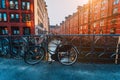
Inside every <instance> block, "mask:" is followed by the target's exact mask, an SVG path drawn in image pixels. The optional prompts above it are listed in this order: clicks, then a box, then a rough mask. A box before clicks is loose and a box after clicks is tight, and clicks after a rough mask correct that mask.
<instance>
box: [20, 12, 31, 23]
mask: <svg viewBox="0 0 120 80" xmlns="http://www.w3.org/2000/svg"><path fill="white" fill-rule="evenodd" d="M30 20H31V17H30V14H22V21H23V22H27V21H30Z"/></svg>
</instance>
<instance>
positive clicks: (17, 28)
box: [11, 27, 20, 35]
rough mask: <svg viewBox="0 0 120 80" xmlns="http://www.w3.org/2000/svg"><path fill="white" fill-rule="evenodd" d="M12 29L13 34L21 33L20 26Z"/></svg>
mask: <svg viewBox="0 0 120 80" xmlns="http://www.w3.org/2000/svg"><path fill="white" fill-rule="evenodd" d="M11 29H12V35H19V34H20V30H19V27H11Z"/></svg>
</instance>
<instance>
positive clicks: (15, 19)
mask: <svg viewBox="0 0 120 80" xmlns="http://www.w3.org/2000/svg"><path fill="white" fill-rule="evenodd" d="M12 14H13V15H14V18H13V20H12V18H11V15H12ZM17 14H18V16H19V18H18V19H17V17H16V15H17ZM9 16H10V22H20V14H19V13H10V15H9Z"/></svg>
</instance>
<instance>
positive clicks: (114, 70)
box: [0, 58, 120, 80]
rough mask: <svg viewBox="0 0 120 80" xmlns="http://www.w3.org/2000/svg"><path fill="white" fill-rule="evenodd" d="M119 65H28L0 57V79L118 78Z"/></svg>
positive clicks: (119, 72)
mask: <svg viewBox="0 0 120 80" xmlns="http://www.w3.org/2000/svg"><path fill="white" fill-rule="evenodd" d="M119 79H120V65H115V64H93V63H91V64H90V63H89V64H86V63H75V64H73V65H72V66H64V65H62V64H60V63H58V62H53V63H52V64H49V62H45V61H43V62H41V63H39V64H36V65H28V64H26V63H24V61H23V60H14V59H4V58H0V80H119Z"/></svg>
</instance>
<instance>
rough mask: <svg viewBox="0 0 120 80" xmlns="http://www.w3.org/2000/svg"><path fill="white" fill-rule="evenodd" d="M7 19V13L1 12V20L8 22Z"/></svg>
mask: <svg viewBox="0 0 120 80" xmlns="http://www.w3.org/2000/svg"><path fill="white" fill-rule="evenodd" d="M6 21H7V14H6V13H0V22H6Z"/></svg>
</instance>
